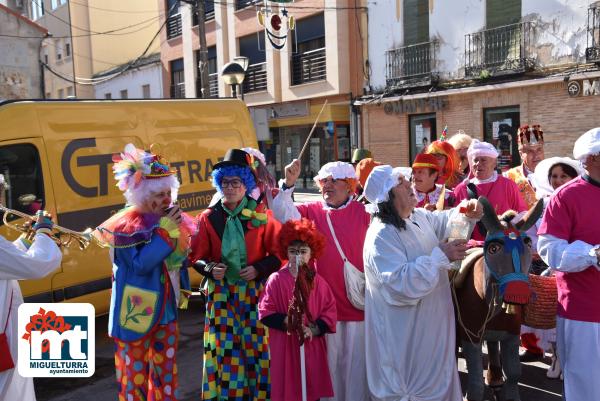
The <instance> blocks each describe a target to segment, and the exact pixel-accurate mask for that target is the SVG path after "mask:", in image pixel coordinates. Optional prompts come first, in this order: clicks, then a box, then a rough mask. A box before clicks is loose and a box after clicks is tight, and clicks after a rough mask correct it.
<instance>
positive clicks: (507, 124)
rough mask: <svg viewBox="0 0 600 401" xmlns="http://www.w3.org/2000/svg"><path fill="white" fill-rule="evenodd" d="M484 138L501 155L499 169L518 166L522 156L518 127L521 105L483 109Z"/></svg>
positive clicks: (504, 169)
mask: <svg viewBox="0 0 600 401" xmlns="http://www.w3.org/2000/svg"><path fill="white" fill-rule="evenodd" d="M483 116H484V117H483V118H484V126H485V132H484V140H485V141H486V142H489V143H491V144H493V145H494V146H495V147H496V149H498V152H499V153H500V156H499V157H498V169H499V170H500V171H502V172H504V171H506V170H508V169H510V168H511V167H514V166H518V165H519V164H520V163H521V158H520V157H519V152H518V143H517V129H518V128H519V124H520V112H519V106H509V107H499V108H493V109H483Z"/></svg>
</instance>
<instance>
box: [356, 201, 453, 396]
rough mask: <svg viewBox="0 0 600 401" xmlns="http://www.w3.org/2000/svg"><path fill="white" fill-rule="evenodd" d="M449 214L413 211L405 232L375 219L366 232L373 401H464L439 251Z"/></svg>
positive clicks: (446, 263) (447, 266)
mask: <svg viewBox="0 0 600 401" xmlns="http://www.w3.org/2000/svg"><path fill="white" fill-rule="evenodd" d="M453 213H456V211H455V209H451V210H448V211H444V212H434V213H430V212H427V211H425V210H423V209H415V210H414V212H413V214H412V215H411V216H410V218H409V219H405V222H406V230H401V231H399V230H398V229H396V228H395V227H393V226H392V225H389V224H383V223H382V222H381V221H380V220H379V219H374V220H373V222H372V223H371V226H370V227H369V230H368V231H367V238H366V240H365V246H364V263H365V273H366V296H365V328H366V333H368V334H367V335H366V357H367V378H368V384H369V391H370V392H371V396H372V397H373V400H377V401H434V400H435V401H460V400H462V395H461V387H460V381H459V377H458V369H457V365H456V359H455V351H454V347H455V326H454V310H453V307H452V297H451V293H450V284H449V280H448V269H450V268H451V265H450V261H449V260H448V258H447V257H446V255H445V254H444V253H443V252H442V250H441V249H440V248H439V247H438V245H439V243H440V241H441V240H443V239H445V235H446V226H447V223H448V220H449V218H451V217H452V215H453ZM415 223H416V224H415Z"/></svg>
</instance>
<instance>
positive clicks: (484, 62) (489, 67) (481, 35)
mask: <svg viewBox="0 0 600 401" xmlns="http://www.w3.org/2000/svg"><path fill="white" fill-rule="evenodd" d="M533 35H534V32H533V24H532V23H531V22H519V23H516V24H511V25H505V26H501V27H497V28H492V29H486V30H483V31H481V32H475V33H469V34H467V35H465V76H466V77H471V78H476V77H490V76H499V75H507V74H519V73H523V72H526V71H530V70H532V69H533V68H534V67H535V57H534V51H533V45H532V41H533V40H532V39H533Z"/></svg>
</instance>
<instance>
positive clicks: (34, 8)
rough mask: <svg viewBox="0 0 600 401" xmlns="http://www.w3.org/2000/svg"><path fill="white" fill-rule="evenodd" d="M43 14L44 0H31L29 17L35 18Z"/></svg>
mask: <svg viewBox="0 0 600 401" xmlns="http://www.w3.org/2000/svg"><path fill="white" fill-rule="evenodd" d="M43 15H44V1H43V0H31V19H32V20H34V21H35V20H36V19H38V18H41V17H42V16H43Z"/></svg>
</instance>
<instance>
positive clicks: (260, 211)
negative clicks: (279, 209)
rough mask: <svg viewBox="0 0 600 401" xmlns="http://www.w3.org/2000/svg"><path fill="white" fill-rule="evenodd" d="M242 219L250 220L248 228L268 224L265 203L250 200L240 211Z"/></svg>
mask: <svg viewBox="0 0 600 401" xmlns="http://www.w3.org/2000/svg"><path fill="white" fill-rule="evenodd" d="M240 219H241V220H249V221H248V228H257V227H260V226H261V225H264V224H267V213H266V210H265V205H264V204H263V203H261V204H260V205H259V204H257V203H256V201H255V200H254V199H250V200H248V204H247V205H246V208H244V209H242V211H241V212H240Z"/></svg>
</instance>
